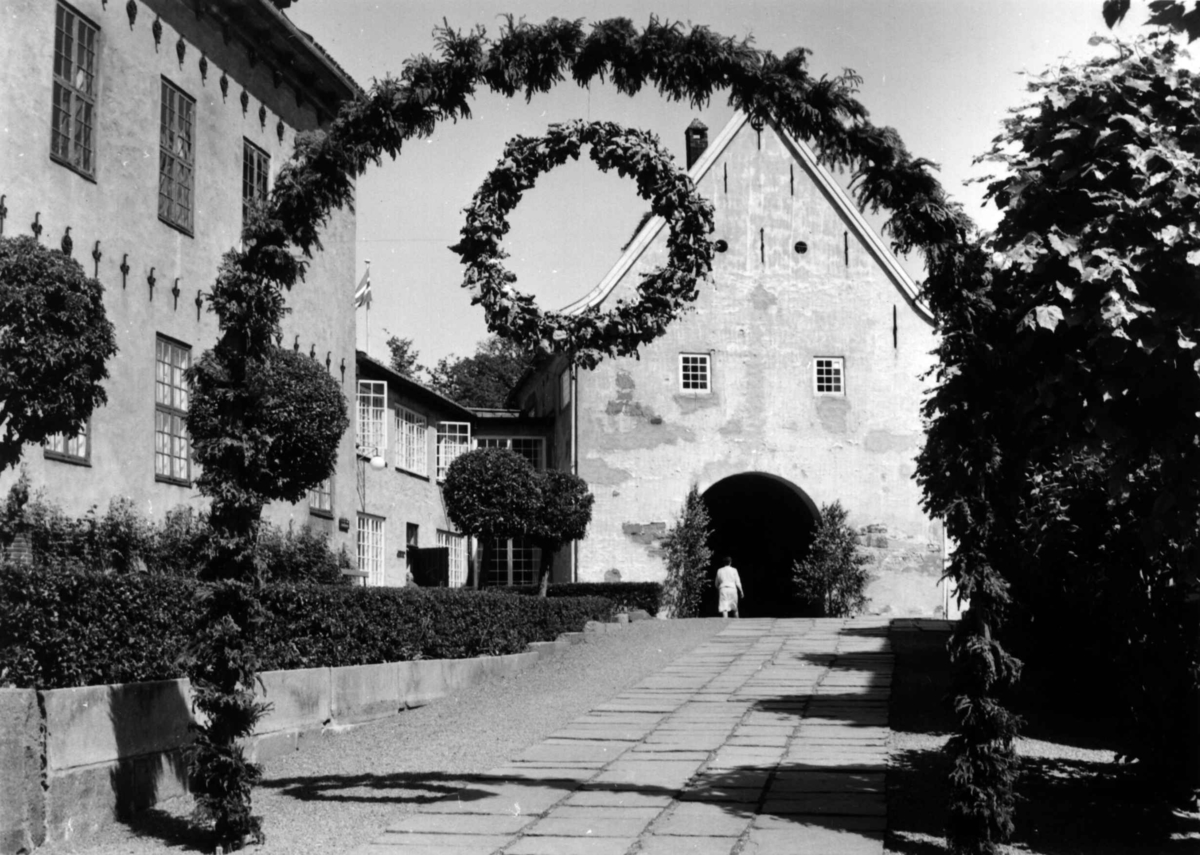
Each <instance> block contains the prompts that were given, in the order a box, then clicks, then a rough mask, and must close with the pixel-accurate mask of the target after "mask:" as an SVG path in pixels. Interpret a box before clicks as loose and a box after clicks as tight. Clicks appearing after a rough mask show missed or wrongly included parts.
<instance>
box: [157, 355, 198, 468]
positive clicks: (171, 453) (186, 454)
mask: <svg viewBox="0 0 1200 855" xmlns="http://www.w3.org/2000/svg"><path fill="white" fill-rule="evenodd" d="M159 345H163V346H165V347H166V348H167V351H166V355H167V357H168V359H167V361H166V362H164V361H163V360H162V359H160V358H159V356H160V353H161V351H160V350H159ZM176 352H179V353H182V354H183V355H184V356H185V360H184V364H183V365H176V364H175V362H174V360H173V359H171V356H172V354H174V353H176ZM191 364H192V347H191V345H189V344H185V343H184V342H182V341H179V340H177V339H173V338H171V337H170V336H165V335H162V334H161V333H160V334H157V335H155V337H154V480H155V481H159V482H162V483H166V484H176V485H178V486H181V487H190V486H192V442H191V438H190V437H189V436H188V434H187V414H188V408H189V406H190V404H191V394H192V392H191V389H190V388H188V386H187V381H186V380H184V379H183V378H182V375H183V372H185V371H187V369H188V368H190V367H191ZM160 365H166V366H167V371H168V378H167V380H166V386H167V388H168V389H170V390H171V393H170V400H169V401H166V402H164V401H161V400H159V399H160V397H161V395H160V389H161V387H162V386H163V385H164V381H163V380H162V379H161V378H160V373H159V366H160ZM176 369H178V370H179V374H180V381H181V382H180V384H179V385H176V383H175V382H174V379H175V370H176ZM176 393H178V395H176ZM179 400H182V406H180V405H179ZM160 416H161V417H162V418H164V419H167V420H169V421H168V422H167V428H168V429H167V430H166V431H164V430H162V429H161V428H160ZM174 419H179V424H180V425H181V430H180V433H179V434H176V433H174V431H173V430H171V428H172V427H174V425H175V422H174V421H173V420H174ZM163 435H165V436H167V437H169V442H168V446H169V450H168V451H165V452H164V451H162V450H161V449H160V442H159V437H160V436H163ZM177 440H178V441H179V442H180V443H181V444H182V446H183V449H182V451H183V453H182V455H179V454H176V451H177V449H176V445H175V442H176V441H177ZM164 456H165V457H166V459H167V460H168V462H169V465H168V471H166V472H160V471H159V462H160V460H161V459H162V458H163V457H164ZM177 460H183V462H184V471H185V472H186V477H183V478H181V477H179V476H178V475H176V474H175V466H174V463H175V461H177Z"/></svg>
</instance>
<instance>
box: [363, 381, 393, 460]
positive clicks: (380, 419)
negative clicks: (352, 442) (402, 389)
mask: <svg viewBox="0 0 1200 855" xmlns="http://www.w3.org/2000/svg"><path fill="white" fill-rule="evenodd" d="M386 413H387V381H386V380H359V381H358V451H359V453H360V454H365V455H366V456H367V457H374V456H375V455H377V454H383V452H384V451H385V450H386V449H387V421H386V420H385V419H384V415H385V414H386Z"/></svg>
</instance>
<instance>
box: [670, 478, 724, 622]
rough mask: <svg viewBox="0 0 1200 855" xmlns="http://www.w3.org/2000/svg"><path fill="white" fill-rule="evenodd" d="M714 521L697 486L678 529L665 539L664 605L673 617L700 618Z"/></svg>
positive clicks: (678, 521) (685, 507)
mask: <svg viewBox="0 0 1200 855" xmlns="http://www.w3.org/2000/svg"><path fill="white" fill-rule="evenodd" d="M710 524H711V520H710V519H709V516H708V508H707V507H705V505H704V499H702V498H701V497H700V491H699V489H698V488H697V487H696V485H695V484H693V485H692V488H691V489H690V490H688V494H687V497H686V498H685V499H684V500H683V510H682V511H681V512H680V515H679V519H678V520H677V521H676V523H675V525H673V526H671V529H670V530H669V531H668V532H667V534H666V537H664V538H663V552H664V554H665V557H666V561H667V578H666V581H665V582H663V602H664V603H665V604H666V606H667V608H668V609H669V610H670V614H671V616H672V617H681V618H683V617H699V615H700V603H701V601H702V600H703V598H704V590H705V588H706V587H707V586H708V570H709V565H710V564H712V555H713V553H712V550H711V549H709V548H708V538H709V535H711V534H712V529H711V528H710V527H709V526H710Z"/></svg>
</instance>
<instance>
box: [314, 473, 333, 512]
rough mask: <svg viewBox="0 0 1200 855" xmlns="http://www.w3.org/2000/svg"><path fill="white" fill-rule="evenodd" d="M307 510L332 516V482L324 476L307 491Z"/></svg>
mask: <svg viewBox="0 0 1200 855" xmlns="http://www.w3.org/2000/svg"><path fill="white" fill-rule="evenodd" d="M308 511H309V513H312V514H316V515H317V516H322V517H332V516H333V484H332V479H330V478H326V479H325V480H324V481H322V482H321V483H320V484H318V485H317V486H315V487H313V488H312V489H311V490H309V491H308Z"/></svg>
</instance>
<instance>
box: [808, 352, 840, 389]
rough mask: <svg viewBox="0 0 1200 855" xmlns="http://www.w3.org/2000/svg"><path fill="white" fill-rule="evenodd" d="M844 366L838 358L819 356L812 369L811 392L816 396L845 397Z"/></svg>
mask: <svg viewBox="0 0 1200 855" xmlns="http://www.w3.org/2000/svg"><path fill="white" fill-rule="evenodd" d="M843 369H844V365H843V360H842V357H840V356H832V357H829V356H819V357H817V360H816V362H815V363H814V367H813V391H814V392H816V393H817V394H818V395H845V394H846V384H845V383H844V382H843V375H844V370H843Z"/></svg>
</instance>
